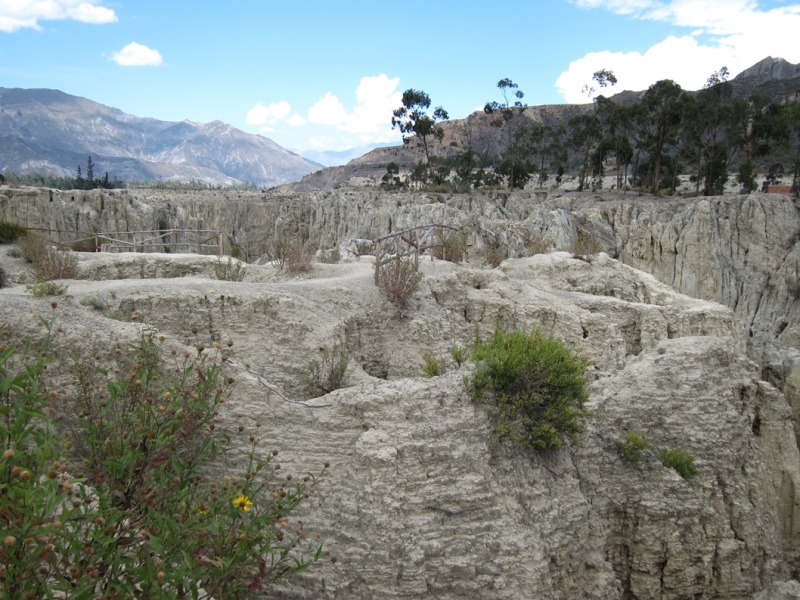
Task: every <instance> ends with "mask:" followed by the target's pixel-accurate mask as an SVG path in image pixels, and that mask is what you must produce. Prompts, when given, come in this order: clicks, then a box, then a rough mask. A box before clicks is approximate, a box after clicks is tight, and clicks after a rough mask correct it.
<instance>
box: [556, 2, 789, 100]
mask: <svg viewBox="0 0 800 600" xmlns="http://www.w3.org/2000/svg"><path fill="white" fill-rule="evenodd" d="M574 1H575V4H576V5H578V6H579V7H581V8H603V9H607V10H610V11H612V12H615V13H617V14H620V15H628V16H631V17H633V18H637V19H645V20H654V21H664V22H667V23H670V24H672V25H675V26H679V27H686V28H687V29H690V30H691V32H689V33H687V34H686V35H683V36H679V37H678V36H670V37H668V38H666V39H665V40H663V41H661V42H659V43H657V44H655V45H653V46H652V47H650V48H649V49H647V50H646V51H645V52H643V53H639V52H629V53H621V52H608V51H603V52H592V53H589V54H587V55H585V56H584V57H582V58H580V59H578V60H575V61H573V62H572V63H570V66H569V69H568V70H567V71H565V72H563V73H562V74H561V76H560V77H559V78H558V80H557V81H556V87H557V88H558V90H559V92H561V94H562V95H563V96H564V99H565V100H566V101H567V102H588V98H587V97H586V96H585V95H583V94H581V88H582V87H583V86H584V85H585V84H587V83H591V78H592V73H594V72H595V71H597V70H598V69H610V70H612V71H614V74H615V75H616V76H617V79H618V80H619V84H618V86H617V88H618V90H622V89H628V90H643V89H646V88H647V87H649V86H650V85H652V84H653V83H655V82H656V81H658V80H659V79H673V80H674V81H676V82H677V83H678V84H680V85H681V86H682V87H684V88H686V89H698V88H700V87H702V85H703V84H704V83H705V81H706V79H707V78H708V76H709V75H710V74H711V73H712V72H714V71H716V70H718V69H719V68H720V67H722V66H726V67H728V69H729V70H730V72H731V74H732V75H736V74H737V73H739V72H741V71H743V70H744V69H746V68H748V67H750V66H752V65H753V64H755V63H757V62H758V61H760V60H761V59H763V58H766V57H767V55H770V56H773V57H781V58H785V59H786V60H788V61H789V62H792V63H797V62H800V44H797V41H796V39H795V38H796V35H797V31H800V4H790V5H786V6H781V7H778V8H773V9H769V10H765V9H762V8H760V6H759V4H758V2H756V1H755V0H668V1H664V0H574ZM704 34H705V35H709V36H713V37H712V38H711V41H709V42H702V41H700V40H699V39H697V38H698V37H699V36H700V35H704Z"/></svg>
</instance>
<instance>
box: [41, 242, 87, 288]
mask: <svg viewBox="0 0 800 600" xmlns="http://www.w3.org/2000/svg"><path fill="white" fill-rule="evenodd" d="M77 273H78V257H77V256H75V255H74V254H73V253H72V252H69V251H68V250H59V249H58V248H54V247H53V246H47V247H46V248H45V253H44V256H42V257H41V258H40V259H39V260H38V262H35V263H33V274H34V275H35V276H36V279H37V280H38V281H51V280H53V279H73V278H74V277H75V275H76V274H77Z"/></svg>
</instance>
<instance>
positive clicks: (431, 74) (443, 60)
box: [0, 0, 800, 150]
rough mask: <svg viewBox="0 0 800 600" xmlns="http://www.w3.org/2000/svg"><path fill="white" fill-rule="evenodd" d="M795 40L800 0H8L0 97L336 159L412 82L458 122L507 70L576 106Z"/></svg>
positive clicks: (385, 130)
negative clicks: (78, 105) (215, 123)
mask: <svg viewBox="0 0 800 600" xmlns="http://www.w3.org/2000/svg"><path fill="white" fill-rule="evenodd" d="M798 32H800V2H792V1H790V0H787V1H780V0H773V1H766V0H764V1H755V0H560V1H556V0H553V1H542V2H534V1H531V0H528V1H516V0H507V1H505V2H494V3H491V2H485V1H481V2H474V1H471V0H460V1H458V2H457V1H454V0H453V1H451V0H425V1H418V0H406V1H405V2H403V3H388V2H387V3H382V2H376V1H375V0H370V1H366V0H363V1H362V0H355V1H340V2H331V1H329V0H327V1H323V0H307V1H306V2H302V3H292V2H276V1H273V0H245V1H238V2H237V1H229V2H217V1H206V0H193V1H192V2H185V1H183V0H169V1H165V0H136V1H133V0H0V87H22V88H55V89H60V90H62V91H64V92H67V93H69V94H74V95H77V96H83V97H86V98H90V99H91V100H94V101H96V102H100V103H102V104H106V105H108V106H113V107H115V108H119V109H120V110H122V111H124V112H126V113H129V114H133V115H136V116H139V117H153V118H156V119H162V120H167V121H181V120H184V119H188V120H191V121H196V122H206V121H211V120H214V119H219V120H222V121H224V122H226V123H230V124H232V125H234V126H236V127H238V128H240V129H243V130H245V131H248V132H251V133H261V134H263V135H265V136H267V137H270V138H271V139H273V140H275V141H276V142H277V143H279V144H281V145H282V146H285V147H287V148H290V149H294V150H305V149H316V150H342V149H346V148H351V147H356V146H360V145H364V144H369V143H376V142H388V141H394V140H399V135H398V133H397V132H396V131H392V129H391V125H390V120H391V110H392V109H393V108H396V107H397V106H399V105H400V95H401V94H402V91H403V90H405V89H408V88H415V89H421V90H424V91H425V92H427V93H428V94H429V95H430V96H431V99H432V100H433V103H434V105H435V106H439V105H441V106H443V107H444V108H445V109H446V110H447V111H448V112H449V113H450V116H451V118H463V117H465V116H466V115H468V114H469V113H470V112H472V111H473V110H475V109H476V108H478V107H482V106H483V104H484V103H486V102H487V101H489V100H495V99H499V96H498V93H497V90H496V87H495V86H496V84H497V81H498V80H500V79H502V78H505V77H509V78H511V79H513V80H514V81H515V82H516V83H518V84H519V88H520V89H521V90H523V91H524V92H525V100H526V101H527V102H528V103H529V104H557V103H563V102H567V101H568V102H580V101H584V99H585V96H582V94H581V88H582V87H583V85H584V84H586V83H590V82H591V74H592V73H593V72H594V71H596V70H598V69H600V68H606V69H612V70H613V71H614V72H615V73H616V75H617V77H618V79H619V83H618V85H617V87H616V90H620V91H621V90H623V89H634V90H641V89H646V88H647V86H649V85H650V84H652V83H654V82H655V81H657V80H659V79H664V78H670V79H674V80H675V81H677V82H678V83H679V84H681V85H682V86H683V87H685V88H688V89H697V88H699V87H701V86H702V84H703V82H704V81H705V79H706V78H707V77H708V75H709V74H711V73H712V72H713V71H716V70H717V69H719V68H720V67H722V66H727V67H728V68H729V69H730V71H731V73H732V74H736V73H738V72H739V71H741V70H743V69H745V68H747V67H748V66H750V65H752V64H753V63H755V62H757V61H758V60H761V59H762V58H764V57H766V56H768V55H769V56H781V57H783V58H785V59H787V60H789V61H790V62H793V63H800V44H798V43H797V39H796V38H797V36H798Z"/></svg>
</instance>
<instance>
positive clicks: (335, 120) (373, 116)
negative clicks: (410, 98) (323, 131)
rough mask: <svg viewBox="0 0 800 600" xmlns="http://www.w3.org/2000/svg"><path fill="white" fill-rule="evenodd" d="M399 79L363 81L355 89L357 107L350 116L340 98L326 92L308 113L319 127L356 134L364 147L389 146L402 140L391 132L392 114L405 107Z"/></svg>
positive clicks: (309, 118) (369, 78)
mask: <svg viewBox="0 0 800 600" xmlns="http://www.w3.org/2000/svg"><path fill="white" fill-rule="evenodd" d="M399 84H400V78H399V77H393V78H391V79H390V78H389V77H387V76H386V75H384V74H380V75H377V76H375V77H362V78H361V81H360V82H359V84H358V87H357V88H356V105H355V107H354V108H353V112H351V113H348V112H347V111H346V110H345V108H344V106H343V105H342V103H341V102H340V101H339V98H337V97H336V96H334V95H333V94H331V93H330V92H327V93H326V94H325V95H324V96H323V97H322V98H321V99H320V100H318V101H317V102H316V103H315V104H314V105H313V106H312V107H311V108H310V109H309V110H308V120H309V121H311V122H312V123H316V124H318V125H330V126H335V127H336V128H337V129H338V130H339V131H345V132H348V133H354V134H357V136H358V139H359V140H360V141H362V142H365V143H376V142H389V141H395V140H397V139H399V137H400V134H399V133H398V132H397V131H393V130H392V123H391V122H392V111H393V110H394V109H396V108H397V107H399V106H400V105H401V103H402V94H401V93H400V92H399V91H397V86H398V85H399Z"/></svg>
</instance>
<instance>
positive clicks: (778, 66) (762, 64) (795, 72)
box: [734, 56, 800, 80]
mask: <svg viewBox="0 0 800 600" xmlns="http://www.w3.org/2000/svg"><path fill="white" fill-rule="evenodd" d="M798 76H800V64H797V65H793V64H792V63H790V62H789V61H788V60H785V59H783V58H773V57H771V56H768V57H767V58H765V59H764V60H760V61H758V62H757V63H756V64H754V65H753V66H752V67H750V68H749V69H745V70H744V71H742V72H741V73H739V74H738V75H737V76H736V77H735V78H734V79H747V78H749V77H755V78H757V79H760V80H769V79H792V78H794V77H798Z"/></svg>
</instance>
